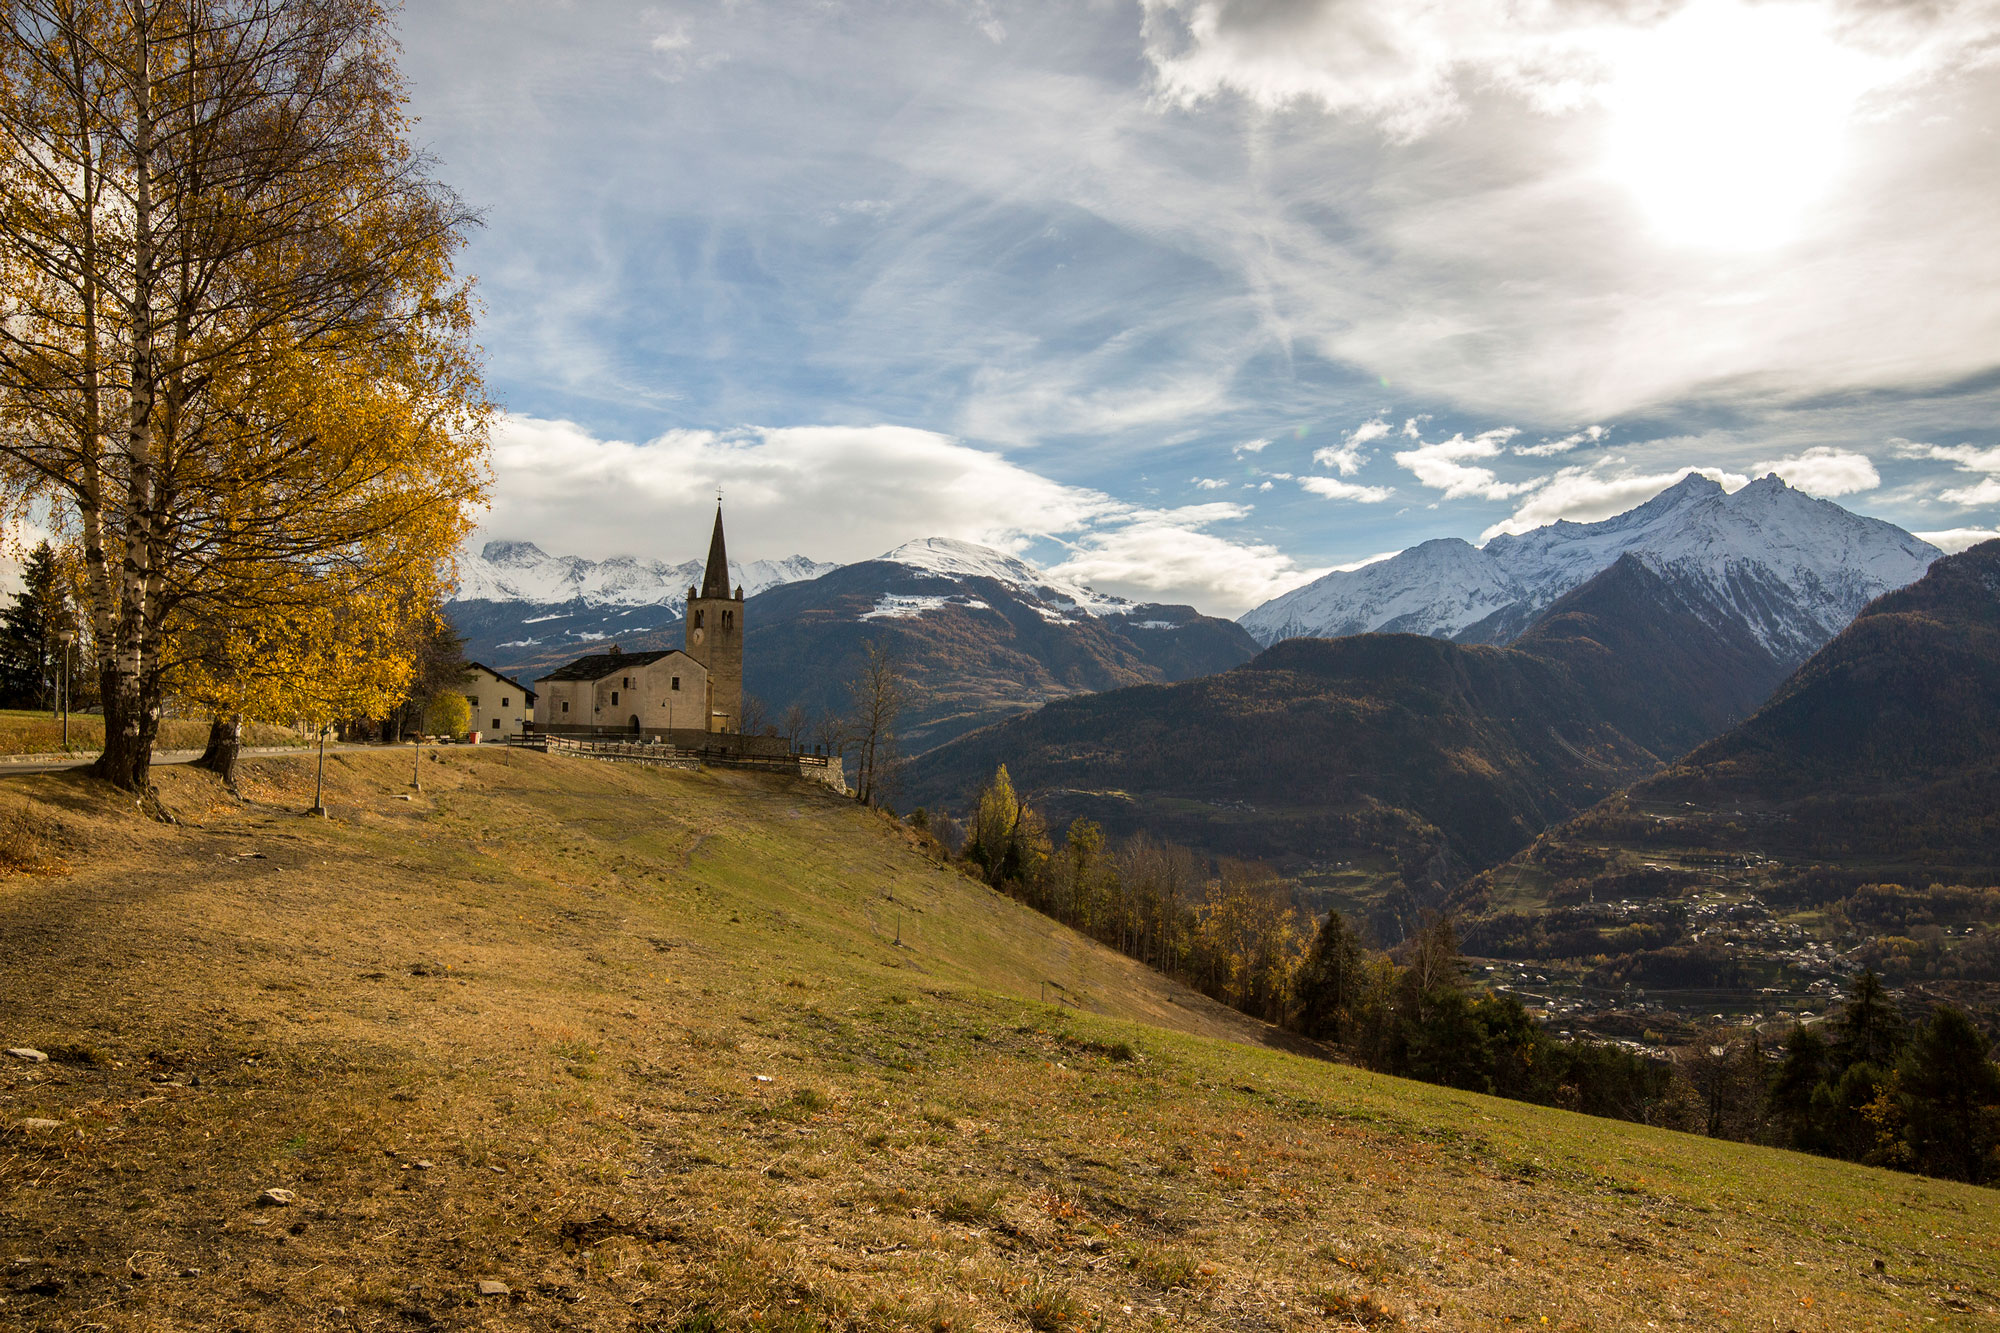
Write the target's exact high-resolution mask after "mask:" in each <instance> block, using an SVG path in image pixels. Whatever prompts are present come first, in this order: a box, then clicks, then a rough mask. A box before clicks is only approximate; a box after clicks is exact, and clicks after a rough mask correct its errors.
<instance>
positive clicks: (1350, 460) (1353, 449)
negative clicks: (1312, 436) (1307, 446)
mask: <svg viewBox="0 0 2000 1333" xmlns="http://www.w3.org/2000/svg"><path fill="white" fill-rule="evenodd" d="M1388 433H1389V423H1388V422H1386V421H1384V420H1382V419H1381V418H1380V417H1376V418H1375V419H1373V420H1370V421H1364V422H1362V423H1361V424H1360V425H1359V426H1356V427H1355V428H1354V429H1353V430H1351V431H1349V432H1348V433H1347V438H1346V440H1345V441H1343V442H1342V443H1340V444H1339V445H1331V444H1330V445H1327V446H1325V447H1324V448H1320V449H1315V450H1313V462H1315V463H1317V464H1319V465H1320V466H1321V467H1330V468H1333V469H1334V470H1335V471H1337V472H1339V473H1340V475H1341V476H1343V477H1351V476H1353V475H1354V474H1355V473H1357V472H1359V471H1360V470H1361V465H1362V464H1363V463H1366V462H1367V461H1368V455H1367V454H1365V453H1363V452H1362V448H1361V447H1362V446H1363V445H1365V444H1367V443H1369V442H1370V441H1371V440H1379V439H1381V438H1382V437H1383V436H1385V435H1387V434H1388Z"/></svg>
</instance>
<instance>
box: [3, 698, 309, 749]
mask: <svg viewBox="0 0 2000 1333" xmlns="http://www.w3.org/2000/svg"><path fill="white" fill-rule="evenodd" d="M62 741H63V724H62V719H61V718H59V717H55V718H52V717H50V716H49V715H48V714H47V713H44V712H42V711H41V710H40V709H34V710H29V709H15V708H0V755H8V754H51V753H57V752H60V751H61V750H62ZM243 743H244V744H245V745H300V746H302V745H304V744H305V743H306V741H305V738H304V737H302V736H300V735H299V733H298V732H296V731H287V730H285V729H284V728H283V727H268V726H264V725H263V724H261V723H256V722H252V723H250V724H248V725H246V726H245V727H244V728H243ZM207 745H208V719H206V718H201V719H190V718H167V719H165V720H163V721H162V722H161V723H160V748H161V749H162V750H200V749H203V748H205V747H206V746H207ZM103 747H104V718H103V717H102V716H93V715H91V714H89V713H72V714H70V718H69V748H70V749H72V750H82V751H92V750H99V749H102V748H103Z"/></svg>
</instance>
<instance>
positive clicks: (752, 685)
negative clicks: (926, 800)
mask: <svg viewBox="0 0 2000 1333" xmlns="http://www.w3.org/2000/svg"><path fill="white" fill-rule="evenodd" d="M744 626H745V628H744V644H743V653H744V677H745V682H746V684H747V685H748V687H749V689H750V691H751V693H753V694H754V695H756V696H757V697H758V698H761V699H763V700H764V701H765V702H766V703H767V704H769V705H771V706H772V707H773V709H774V710H777V711H782V710H784V709H785V708H788V707H789V706H791V705H792V704H794V703H796V704H799V705H800V706H802V707H804V708H807V709H809V710H810V711H813V712H815V713H820V714H832V713H838V712H839V711H840V710H842V709H844V708H846V707H847V706H848V698H849V692H850V682H851V681H852V680H853V679H854V677H855V674H856V672H857V670H858V669H859V663H860V662H861V660H862V659H863V656H864V655H865V653H866V652H867V651H868V649H869V648H870V647H871V646H872V647H875V648H879V649H885V650H887V651H889V652H891V653H892V654H893V655H894V657H895V660H896V662H897V663H898V666H899V669H900V671H901V673H902V675H903V678H904V681H905V683H906V684H907V686H908V697H907V699H906V700H905V708H904V713H903V719H902V728H903V733H902V740H903V744H904V746H905V747H906V749H908V750H909V751H911V752H916V751H919V750H923V749H927V748H929V747H930V746H933V745H937V744H940V743H942V742H943V741H945V740H948V739H950V738H951V737H952V736H955V735H958V734H961V733H962V732H965V731H968V730H971V729H972V728H974V727H978V726H981V725H984V724H985V723H987V722H991V721H994V720H996V719H998V718H1002V717H1006V716H1008V715H1009V714H1012V713H1016V712H1019V711H1021V710H1022V709H1025V708H1032V707H1034V706H1036V705H1037V704H1040V703H1043V702H1045V701H1047V700H1049V699H1054V698H1061V697H1063V696H1065V695H1070V694H1077V693H1082V692H1088V691H1093V690H1108V689H1116V688H1118V687H1119V686H1124V685H1140V684H1156V683H1159V682H1163V681H1172V680H1185V679H1187V678H1189V677H1191V676H1199V675H1207V674H1209V673H1211V672H1215V671H1224V670H1227V669H1228V668H1230V667H1233V666H1236V665H1238V664H1239V663H1241V662H1244V661H1246V660H1248V659H1249V658H1250V656H1251V655H1252V654H1254V653H1255V652H1256V651H1257V645H1256V642H1255V641H1254V640H1252V639H1251V637H1250V636H1249V635H1248V634H1247V633H1245V632H1244V630H1243V629H1242V627H1241V626H1239V625H1236V624H1235V623H1233V622H1231V621H1227V620H1218V619H1216V618H1214V617H1212V616H1204V615H1202V614H1201V613H1200V612H1198V611H1196V610H1195V609H1194V608H1193V607H1190V606H1162V605H1158V604H1154V603H1138V602H1132V601H1128V600H1126V599H1125V598H1122V597H1112V596H1108V595H1106V594H1103V593H1099V592H1095V591H1093V590H1092V589H1089V588H1086V587H1083V586H1081V585H1078V584H1076V583H1074V582H1071V581H1069V580H1066V579H1064V578H1062V577H1061V576H1059V575H1051V574H1050V573H1049V572H1048V571H1046V570H1042V569H1037V568H1036V567H1035V566H1034V565H1032V564H1030V563H1028V562H1027V561H1025V560H1020V559H1017V558H1016V557H1014V556H1011V555H1008V554H1007V553H1006V552H1004V551H996V550H994V549H993V548H991V547H988V546H981V545H978V544H976V543H973V542H966V541H958V540H955V539H952V538H946V537H929V538H924V539H922V540H919V541H913V542H906V543H904V544H903V545H901V546H898V547H897V548H896V549H895V550H893V551H889V552H887V553H885V554H883V555H881V556H878V557H877V558H875V559H873V560H862V561H859V562H857V563H855V564H852V565H847V566H845V567H843V568H841V569H838V570H835V571H834V572H833V573H831V574H828V575H825V576H824V577H822V578H817V579H812V580H809V581H805V582H799V583H788V584H785V585H784V586H782V587H778V588H773V589H772V590H770V591H769V592H767V593H765V594H763V595H762V596H761V597H758V598H756V599H755V600H754V601H753V602H751V603H750V605H749V606H748V607H746V608H745V610H744Z"/></svg>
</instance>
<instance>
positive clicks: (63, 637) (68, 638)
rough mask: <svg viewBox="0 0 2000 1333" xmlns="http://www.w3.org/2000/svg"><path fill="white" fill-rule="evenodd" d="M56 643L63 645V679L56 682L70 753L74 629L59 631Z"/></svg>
mask: <svg viewBox="0 0 2000 1333" xmlns="http://www.w3.org/2000/svg"><path fill="white" fill-rule="evenodd" d="M56 642H58V643H60V644H61V645H62V650H63V669H62V679H61V680H59V681H57V682H56V697H57V698H58V699H60V700H61V701H62V722H63V742H62V745H63V753H64V754H68V753H69V646H70V645H71V644H73V643H75V642H76V631H75V630H73V629H65V630H57V631H56Z"/></svg>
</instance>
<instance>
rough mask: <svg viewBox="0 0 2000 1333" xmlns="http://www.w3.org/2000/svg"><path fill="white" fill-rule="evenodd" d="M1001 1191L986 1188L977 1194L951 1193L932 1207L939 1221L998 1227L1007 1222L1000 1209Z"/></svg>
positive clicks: (961, 1224)
mask: <svg viewBox="0 0 2000 1333" xmlns="http://www.w3.org/2000/svg"><path fill="white" fill-rule="evenodd" d="M1001 1197H1002V1195H1001V1192H1000V1191H999V1190H986V1191H982V1192H980V1193H977V1194H952V1195H948V1196H946V1197H945V1198H944V1199H941V1200H940V1201H939V1202H938V1204H937V1206H936V1207H935V1208H934V1209H932V1211H933V1212H935V1213H936V1214H937V1215H938V1220H939V1221H941V1222H956V1223H958V1224H959V1225H960V1226H968V1227H991V1228H994V1229H996V1230H997V1229H998V1228H1000V1227H1003V1226H1005V1225H1006V1224H1007V1219H1006V1217H1005V1216H1004V1215H1003V1214H1002V1213H1001V1211H1000V1200H1001Z"/></svg>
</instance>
